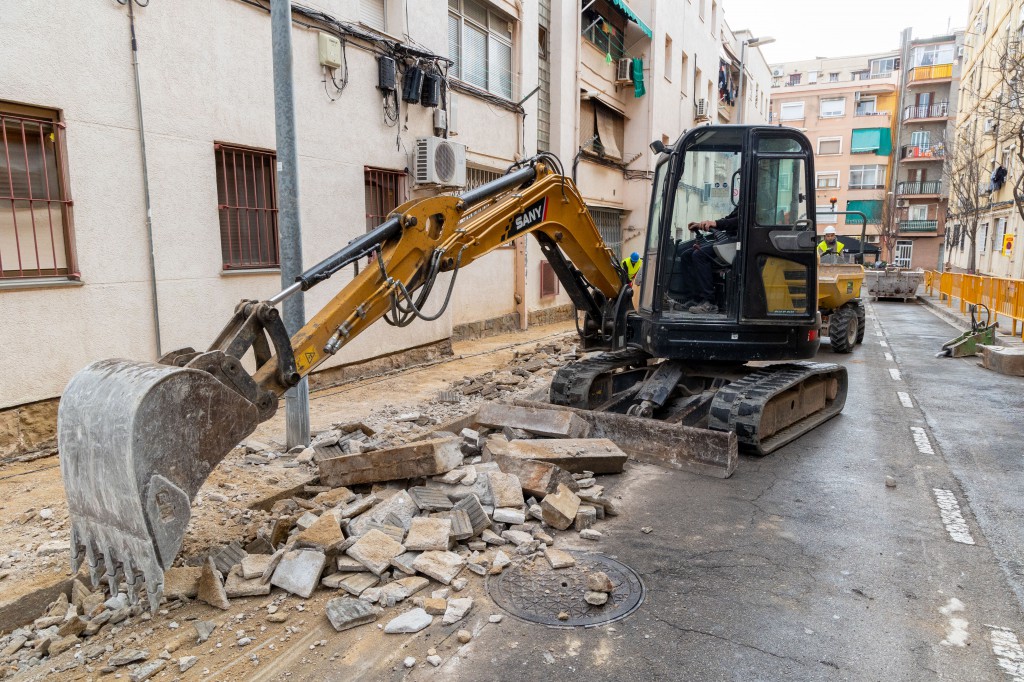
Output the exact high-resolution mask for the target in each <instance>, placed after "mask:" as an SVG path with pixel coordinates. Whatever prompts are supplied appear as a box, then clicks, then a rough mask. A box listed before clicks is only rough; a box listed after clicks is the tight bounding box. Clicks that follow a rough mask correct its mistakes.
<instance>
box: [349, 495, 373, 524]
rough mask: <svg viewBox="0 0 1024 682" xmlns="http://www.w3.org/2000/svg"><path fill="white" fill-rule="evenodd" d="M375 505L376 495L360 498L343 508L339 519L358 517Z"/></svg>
mask: <svg viewBox="0 0 1024 682" xmlns="http://www.w3.org/2000/svg"><path fill="white" fill-rule="evenodd" d="M375 504H377V496H376V495H373V494H371V495H367V496H366V497H361V498H359V499H358V500H355V501H353V502H350V503H348V504H347V505H345V506H344V507H342V509H341V518H343V519H351V518H353V517H355V516H359V515H360V514H362V513H364V512H366V511H367V510H368V509H370V508H371V507H372V506H373V505H375Z"/></svg>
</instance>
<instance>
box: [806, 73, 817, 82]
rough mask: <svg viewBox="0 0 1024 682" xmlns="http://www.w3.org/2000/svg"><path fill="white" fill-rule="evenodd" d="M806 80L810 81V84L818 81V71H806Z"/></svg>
mask: <svg viewBox="0 0 1024 682" xmlns="http://www.w3.org/2000/svg"><path fill="white" fill-rule="evenodd" d="M807 82H808V83H811V84H814V83H817V82H818V72H817V71H808V72H807Z"/></svg>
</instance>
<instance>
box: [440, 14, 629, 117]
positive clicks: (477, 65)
mask: <svg viewBox="0 0 1024 682" xmlns="http://www.w3.org/2000/svg"><path fill="white" fill-rule="evenodd" d="M448 8H449V9H448V56H449V57H450V58H451V59H452V60H454V61H455V64H454V65H453V66H452V67H451V70H450V71H449V73H451V74H452V75H454V76H455V77H456V78H458V79H460V80H463V81H465V82H467V83H470V84H471V85H475V86H477V87H479V88H483V89H484V90H487V91H488V92H492V93H494V94H496V95H500V96H501V97H504V98H506V99H512V22H511V21H509V20H508V19H505V18H504V17H502V16H500V15H499V14H498V13H497V12H492V11H490V10H488V9H486V8H485V7H484V6H483V5H481V4H480V3H478V2H476V1H475V0H449V2H448ZM598 20H600V21H602V22H603V21H604V20H603V19H602V18H601V17H598ZM584 25H586V24H584ZM592 28H593V27H592ZM598 32H599V33H601V34H602V35H606V34H604V31H603V30H599V31H598ZM619 44H620V46H621V40H620V41H619ZM614 56H615V55H613V57H614ZM620 56H621V55H620Z"/></svg>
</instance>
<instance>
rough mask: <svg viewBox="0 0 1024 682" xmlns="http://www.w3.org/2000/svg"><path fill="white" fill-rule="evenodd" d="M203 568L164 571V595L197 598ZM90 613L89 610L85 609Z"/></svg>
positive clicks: (175, 567)
mask: <svg viewBox="0 0 1024 682" xmlns="http://www.w3.org/2000/svg"><path fill="white" fill-rule="evenodd" d="M202 573H203V569H202V568H200V567H198V566H182V567H178V566H172V567H171V568H168V569H167V570H166V571H164V596H165V597H167V599H168V600H169V601H173V600H175V599H195V598H196V594H197V593H198V592H199V577H200V576H201V575H202ZM85 613H86V614H88V613H89V612H88V611H85Z"/></svg>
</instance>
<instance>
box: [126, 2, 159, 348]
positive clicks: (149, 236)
mask: <svg viewBox="0 0 1024 682" xmlns="http://www.w3.org/2000/svg"><path fill="white" fill-rule="evenodd" d="M117 1H118V2H120V3H121V4H122V5H125V4H127V5H128V24H129V26H130V27H131V37H132V69H133V70H134V71H135V112H136V116H137V117H138V121H139V146H140V147H141V149H142V194H143V200H144V202H145V206H146V240H147V244H148V246H149V286H150V292H151V295H152V296H153V333H154V335H155V337H156V338H155V340H156V356H157V357H160V356H161V355H163V348H162V344H161V341H160V300H159V298H158V297H157V292H156V253H155V249H154V247H153V208H152V205H151V203H150V198H149V164H148V162H147V160H146V126H145V124H144V122H143V116H142V85H141V83H140V81H139V41H138V39H137V38H136V37H135V11H134V5H135V3H136V2H138V3H139V7H146V6H147V5H149V2H148V0H147V2H145V3H142V2H140V1H139V0H125V1H124V2H121V0H117Z"/></svg>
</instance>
